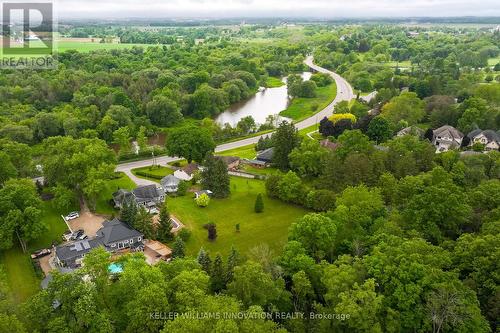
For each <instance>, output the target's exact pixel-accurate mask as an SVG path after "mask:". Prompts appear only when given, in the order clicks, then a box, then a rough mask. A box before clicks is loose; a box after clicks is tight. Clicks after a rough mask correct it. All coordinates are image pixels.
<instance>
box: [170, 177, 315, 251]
mask: <svg viewBox="0 0 500 333" xmlns="http://www.w3.org/2000/svg"><path fill="white" fill-rule="evenodd" d="M259 193H262V194H264V212H263V213H261V214H257V213H255V212H254V204H255V198H256V197H257V194H259ZM168 207H169V210H170V212H171V213H172V214H174V215H175V216H176V217H178V218H179V219H180V221H181V222H182V223H183V224H184V225H185V226H186V227H187V228H189V229H190V230H191V232H192V234H191V237H190V239H189V240H188V242H187V243H186V252H187V254H189V255H196V254H197V253H198V251H199V249H200V247H204V248H205V249H206V250H208V251H210V253H211V254H213V255H215V254H216V253H217V252H220V253H221V254H224V255H226V254H227V253H228V252H229V250H230V249H231V245H234V246H235V247H236V248H237V249H238V250H239V251H240V252H241V253H242V254H248V252H249V250H250V249H252V248H253V247H255V246H257V245H259V244H263V243H265V244H268V245H269V247H270V248H271V249H272V250H274V251H275V253H276V254H278V253H280V252H281V250H282V247H283V245H284V244H285V242H286V239H287V235H288V228H289V226H290V225H291V224H292V223H293V222H294V221H296V220H297V219H298V218H300V217H302V216H303V215H304V214H306V213H308V211H307V210H306V209H304V208H302V207H298V206H294V205H290V204H287V203H284V202H281V201H279V200H274V199H270V198H268V197H267V196H266V195H265V182H264V181H261V180H254V179H244V178H237V177H231V195H230V197H229V198H227V199H212V200H211V201H210V204H209V206H208V207H206V208H199V207H197V206H196V204H195V202H194V200H193V197H192V195H189V194H188V195H187V196H184V197H177V198H169V199H168ZM209 222H213V223H215V224H216V225H217V239H216V240H215V241H214V242H211V241H209V240H208V238H207V230H205V229H204V228H203V225H204V224H207V223H209ZM238 223H239V224H240V232H239V233H238V232H236V227H235V225H236V224H238Z"/></svg>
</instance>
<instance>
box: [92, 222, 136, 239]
mask: <svg viewBox="0 0 500 333" xmlns="http://www.w3.org/2000/svg"><path fill="white" fill-rule="evenodd" d="M96 235H97V236H96V239H100V240H101V242H102V244H104V245H108V244H110V243H114V242H117V241H120V240H124V239H131V238H134V237H139V236H142V234H141V233H140V232H139V231H137V230H135V229H133V228H131V227H129V226H128V225H127V224H126V223H123V222H122V221H120V220H118V219H117V218H115V219H113V220H111V221H105V222H104V223H103V224H102V228H101V229H99V230H98V231H97V233H96Z"/></svg>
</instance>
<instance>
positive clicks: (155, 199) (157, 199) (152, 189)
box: [132, 184, 165, 208]
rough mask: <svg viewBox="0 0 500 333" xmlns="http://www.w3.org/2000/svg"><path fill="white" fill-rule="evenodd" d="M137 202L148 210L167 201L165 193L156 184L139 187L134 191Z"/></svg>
mask: <svg viewBox="0 0 500 333" xmlns="http://www.w3.org/2000/svg"><path fill="white" fill-rule="evenodd" d="M132 194H133V195H134V197H135V202H136V203H137V204H138V205H142V206H144V207H146V208H148V207H152V206H156V205H157V204H160V203H162V202H164V201H165V192H164V191H163V189H162V188H161V187H159V186H157V185H155V184H151V185H145V186H140V187H137V188H136V189H134V190H133V191H132Z"/></svg>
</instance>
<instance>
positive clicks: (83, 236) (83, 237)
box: [77, 234, 88, 240]
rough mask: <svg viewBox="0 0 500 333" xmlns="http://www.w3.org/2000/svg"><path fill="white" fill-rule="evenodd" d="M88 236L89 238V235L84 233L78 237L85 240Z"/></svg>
mask: <svg viewBox="0 0 500 333" xmlns="http://www.w3.org/2000/svg"><path fill="white" fill-rule="evenodd" d="M87 238H88V236H87V235H85V234H82V235H81V236H80V237H78V238H77V239H78V240H84V239H87Z"/></svg>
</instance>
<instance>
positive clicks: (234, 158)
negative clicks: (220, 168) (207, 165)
mask: <svg viewBox="0 0 500 333" xmlns="http://www.w3.org/2000/svg"><path fill="white" fill-rule="evenodd" d="M215 158H217V159H220V160H222V162H224V163H225V164H226V165H230V164H233V163H234V162H237V161H239V160H241V159H240V158H239V157H237V156H215Z"/></svg>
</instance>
